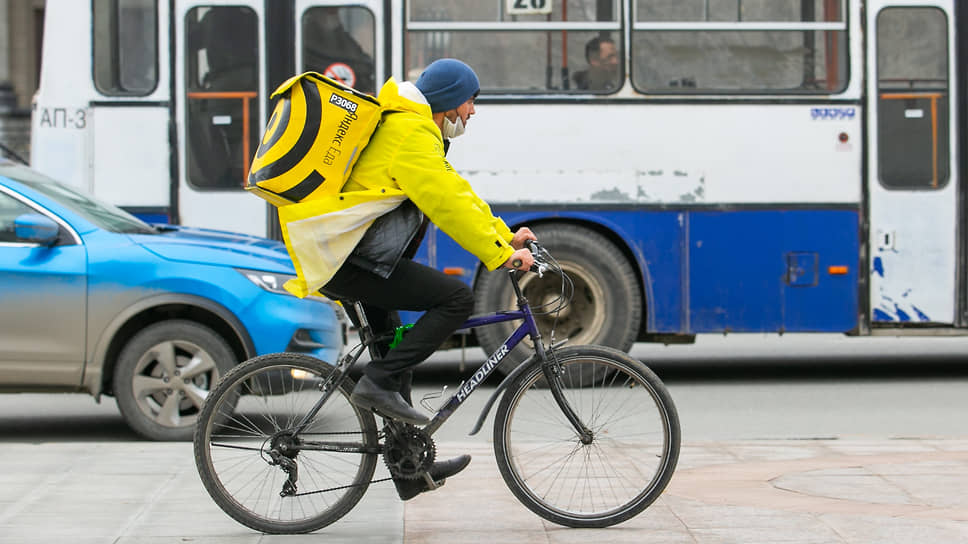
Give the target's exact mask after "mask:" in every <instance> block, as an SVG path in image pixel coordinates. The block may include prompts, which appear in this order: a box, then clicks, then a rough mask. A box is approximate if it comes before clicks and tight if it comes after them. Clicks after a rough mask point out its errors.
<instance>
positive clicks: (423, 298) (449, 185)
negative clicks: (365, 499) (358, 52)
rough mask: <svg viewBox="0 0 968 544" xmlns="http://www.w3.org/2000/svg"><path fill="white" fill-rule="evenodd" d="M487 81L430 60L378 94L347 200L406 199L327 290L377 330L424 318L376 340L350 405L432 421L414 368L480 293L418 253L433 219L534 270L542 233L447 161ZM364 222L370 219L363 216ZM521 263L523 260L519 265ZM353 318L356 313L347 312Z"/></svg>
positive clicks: (461, 463)
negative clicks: (533, 247) (393, 340)
mask: <svg viewBox="0 0 968 544" xmlns="http://www.w3.org/2000/svg"><path fill="white" fill-rule="evenodd" d="M479 92H480V83H479V80H478V78H477V75H476V74H475V73H474V71H473V70H472V69H471V68H470V67H469V66H468V65H467V64H465V63H463V62H461V61H459V60H456V59H440V60H437V61H435V62H433V63H431V64H430V65H429V66H427V68H426V69H425V70H424V72H423V73H422V74H421V76H420V77H419V78H418V79H417V82H416V85H414V84H412V83H409V82H403V83H400V84H398V83H397V82H396V81H395V80H394V79H393V78H391V79H390V80H388V81H387V82H386V84H384V86H383V88H382V89H381V90H380V94H379V96H378V99H379V101H380V103H381V104H382V105H383V106H385V107H386V108H387V112H386V113H384V114H383V119H382V123H381V125H380V127H379V129H377V131H376V132H375V133H374V135H373V137H372V139H371V140H370V142H369V144H368V145H367V146H366V148H365V149H364V150H363V152H362V154H361V155H360V158H359V160H358V162H357V163H356V165H355V166H354V168H353V171H352V173H351V175H350V177H349V179H348V180H347V182H346V184H345V185H344V187H343V188H342V190H341V192H340V197H341V199H342V198H347V199H360V198H364V199H370V200H373V201H379V200H380V199H381V198H384V197H383V196H382V195H387V196H386V197H385V198H392V197H398V198H399V197H400V195H401V192H402V195H403V198H401V202H400V204H399V205H397V206H395V207H393V208H392V210H390V211H388V212H386V213H383V214H382V215H379V216H378V217H376V218H375V219H374V220H373V221H372V223H371V224H370V226H369V227H368V228H367V229H366V232H365V234H364V235H363V237H362V239H361V240H360V241H359V243H358V244H356V246H355V248H354V249H353V250H352V252H350V253H349V254H348V255H347V256H346V258H345V259H344V260H343V261H342V264H341V266H339V267H338V269H337V270H335V272H334V273H333V275H332V277H331V278H330V279H329V281H328V282H327V283H326V284H325V285H324V286H323V288H321V289H320V291H321V292H322V293H323V294H325V295H326V296H328V297H331V298H334V299H337V300H356V301H359V302H361V303H362V305H363V309H364V312H365V314H366V318H367V320H368V321H369V323H370V325H371V326H372V327H373V329H374V330H375V331H392V330H393V329H394V328H396V327H397V326H399V325H400V320H399V317H398V315H397V311H398V310H407V311H422V312H425V313H424V314H423V316H421V318H420V319H419V320H418V321H417V322H416V323H415V324H414V326H413V328H412V329H410V331H409V332H408V334H407V335H405V336H404V337H403V339H402V341H401V342H399V343H398V344H397V345H396V346H395V347H394V348H393V349H390V348H389V346H388V345H382V346H379V347H378V351H379V355H380V356H379V357H378V358H374V359H373V360H372V361H371V362H370V363H369V364H368V365H367V366H366V367H365V369H364V375H363V377H362V378H361V379H360V381H359V383H358V384H357V385H356V388H355V389H354V390H353V394H352V396H351V399H350V400H351V402H353V403H354V404H356V405H357V406H360V407H363V408H368V409H372V410H375V411H376V412H378V413H379V414H381V415H383V416H386V417H390V418H393V419H397V420H400V421H403V422H406V423H410V424H413V425H425V424H427V423H429V419H428V418H427V417H426V416H425V415H424V414H422V413H421V412H419V411H417V410H415V409H414V408H413V407H412V401H411V399H410V384H411V379H412V369H413V368H414V367H415V366H416V365H417V364H419V363H420V362H422V361H424V360H425V359H426V358H427V357H429V356H430V355H431V354H433V353H434V351H436V350H437V348H439V347H440V345H441V344H442V343H443V342H444V340H446V339H447V338H448V337H449V336H450V335H451V334H453V332H454V331H455V330H457V328H458V327H459V326H460V325H461V324H462V323H463V322H464V321H465V320H466V319H467V317H468V316H470V314H471V312H472V310H473V307H474V297H473V294H472V292H471V290H470V288H469V287H468V286H467V285H466V284H465V283H464V282H463V281H461V280H460V279H458V278H455V277H453V276H448V275H446V274H444V273H443V272H441V271H439V270H436V269H434V268H430V267H427V266H424V265H422V264H419V263H416V262H414V261H413V260H411V259H412V258H413V256H414V254H415V253H416V251H417V248H418V247H419V245H420V241H421V238H422V236H423V233H424V231H425V230H426V226H427V223H428V221H430V222H433V223H434V224H435V225H436V226H437V227H438V228H440V230H442V231H443V232H445V233H446V234H448V235H449V236H450V237H451V238H453V239H454V240H455V241H457V242H458V243H459V244H460V245H461V246H462V247H463V248H464V249H466V250H467V251H469V252H470V253H472V254H474V255H475V256H477V257H478V258H479V259H480V260H481V262H482V263H483V264H484V266H485V267H486V268H487V269H488V270H495V269H497V268H500V267H502V266H503V267H505V268H519V269H522V270H527V269H529V268H530V267H531V265H532V264H533V262H534V260H533V257H532V255H531V252H530V251H529V250H528V249H526V248H525V247H524V244H525V242H526V241H527V240H533V239H535V236H534V234H533V233H532V232H531V230H530V229H528V228H526V227H524V228H521V229H519V230H518V231H517V232H515V233H513V234H512V233H511V231H510V229H508V227H507V225H505V223H504V222H503V221H502V220H501V219H500V218H498V217H495V216H494V215H493V214H492V213H491V210H490V207H489V206H488V205H487V204H486V203H485V202H484V201H483V200H481V199H480V198H479V197H478V196H477V195H476V194H475V193H474V191H473V189H472V188H471V186H470V184H469V183H468V182H467V181H466V180H465V179H463V178H462V177H461V176H460V175H458V174H457V172H456V171H455V170H454V168H453V167H452V166H451V165H450V164H449V163H448V162H447V159H446V158H445V152H446V149H447V147H448V145H449V141H450V139H451V138H455V137H457V136H460V135H461V134H462V133H463V131H464V127H465V126H466V124H467V122H468V120H469V119H470V117H471V116H472V115H474V113H475V109H474V99H475V98H476V97H477V95H478V93H479ZM364 219H366V218H364ZM512 263H516V264H517V265H518V266H516V267H515V266H514V265H513V264H512ZM348 313H349V314H350V318H351V319H352V320H353V321H354V323H356V324H359V322H358V319H359V317H358V316H356V315H354V314H353V312H352V310H351V309H350V311H349V312H348ZM470 459H471V458H470V456H469V455H462V456H459V457H457V458H454V459H450V460H447V461H441V462H437V463H434V464H433V466H432V467H431V468H430V470H429V472H430V476H431V478H433V479H434V480H435V481H441V480H443V479H445V478H447V477H450V476H453V475H455V474H457V473H458V472H460V471H461V470H463V469H464V468H465V467H466V466H467V464H468V463H470ZM395 483H396V485H397V492H398V494H399V495H400V498H401V499H403V500H408V499H410V498H412V497H414V496H416V495H418V494H419V493H421V492H423V491H426V490H427V488H428V486H427V483H426V482H425V481H424V480H395Z"/></svg>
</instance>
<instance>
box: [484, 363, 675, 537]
mask: <svg viewBox="0 0 968 544" xmlns="http://www.w3.org/2000/svg"><path fill="white" fill-rule="evenodd" d="M556 357H558V359H559V363H560V364H561V366H562V370H563V372H562V374H561V380H560V387H561V392H562V394H563V397H564V399H565V402H566V403H567V404H568V405H569V406H570V408H571V410H572V411H573V412H574V413H575V415H576V416H577V417H578V419H579V420H580V421H581V422H582V424H583V425H585V426H586V428H588V429H589V430H590V431H591V433H590V436H587V437H581V436H579V435H578V433H577V432H576V431H575V429H574V427H573V425H572V424H571V423H570V422H569V421H568V419H567V418H565V417H564V413H563V411H562V408H561V407H560V406H559V405H558V403H557V402H556V401H555V399H554V398H553V395H552V394H551V389H550V387H551V385H549V384H545V382H544V379H543V373H542V372H540V370H539V369H538V368H535V369H534V370H533V371H531V372H530V373H528V374H525V375H522V377H521V378H520V379H519V381H518V382H516V383H515V384H513V385H512V387H511V390H510V391H509V392H508V393H506V394H505V397H504V399H503V400H502V403H501V406H500V408H499V415H498V421H496V426H495V439H494V442H495V449H496V452H497V453H498V466H499V468H501V473H502V476H504V478H505V481H506V482H507V483H508V485H509V487H510V488H511V490H512V491H513V492H514V493H515V495H516V496H517V497H518V498H519V499H521V501H522V502H523V503H524V504H525V505H526V506H527V507H528V508H530V509H531V510H533V511H534V512H536V513H538V514H539V515H541V516H542V517H545V518H546V519H549V520H551V521H554V522H556V523H561V524H563V525H569V526H573V527H605V526H608V525H612V524H614V523H618V522H620V521H623V520H625V519H628V517H631V516H633V515H635V514H636V513H638V512H640V511H641V510H643V509H644V508H645V507H647V506H648V505H649V504H650V503H651V502H652V501H653V500H655V498H656V497H657V496H658V494H659V493H661V491H662V489H663V488H664V487H665V485H666V483H667V482H668V479H669V478H670V477H671V474H672V470H674V468H675V460H676V457H677V456H678V440H679V434H678V420H677V419H675V409H674V406H672V404H671V400H669V398H668V394H667V393H665V392H664V391H665V390H664V388H663V387H662V385H661V382H660V381H659V380H658V378H656V377H654V375H652V374H651V373H649V371H648V369H646V368H645V367H643V366H641V364H640V363H638V362H636V361H634V360H629V359H628V358H627V357H626V356H625V355H624V354H621V353H616V352H614V351H612V350H606V349H605V348H598V347H595V346H576V347H573V348H565V349H563V350H559V351H558V352H556ZM670 433H671V434H670Z"/></svg>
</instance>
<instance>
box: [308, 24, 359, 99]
mask: <svg viewBox="0 0 968 544" xmlns="http://www.w3.org/2000/svg"><path fill="white" fill-rule="evenodd" d="M375 33H376V23H375V21H374V18H373V13H372V12H371V11H370V10H368V9H366V8H363V7H359V6H352V7H341V8H334V7H314V8H310V9H307V10H306V11H305V13H303V16H302V36H303V40H302V41H303V46H302V47H303V49H302V59H303V67H302V71H304V72H310V71H311V72H319V73H321V74H323V75H325V76H327V77H330V78H332V79H335V80H337V81H340V82H342V83H344V84H346V85H348V86H350V87H353V88H354V89H356V90H358V91H362V92H364V93H368V94H375V93H376V82H375V78H374V66H373V57H374V51H375V50H376V34H375Z"/></svg>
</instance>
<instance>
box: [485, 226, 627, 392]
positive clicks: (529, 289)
mask: <svg viewBox="0 0 968 544" xmlns="http://www.w3.org/2000/svg"><path fill="white" fill-rule="evenodd" d="M532 230H533V231H534V233H535V235H536V236H537V237H538V242H539V243H541V245H542V246H544V247H545V248H547V249H548V251H549V252H550V253H551V255H552V256H554V257H555V259H557V260H558V263H559V264H560V265H561V268H562V270H564V272H565V273H566V274H567V275H568V277H569V278H571V280H572V282H574V286H575V289H574V296H573V297H572V300H571V304H570V305H568V306H567V307H565V308H562V310H561V312H560V313H559V314H558V316H557V323H556V315H555V312H554V311H553V310H554V309H555V308H556V307H558V301H557V299H559V296H560V294H561V289H562V285H561V278H560V276H558V275H557V274H551V273H548V274H545V275H544V277H543V278H539V277H538V275H537V274H525V275H524V276H522V277H521V286H522V289H523V290H524V294H525V296H526V297H527V299H528V302H529V303H530V305H531V308H532V309H533V310H534V311H535V318H536V320H537V322H538V328H539V330H540V331H541V336H542V341H543V342H544V343H545V345H549V344H551V343H553V342H560V341H562V340H565V339H567V340H568V344H567V345H572V346H574V345H583V344H596V345H601V346H608V347H611V348H615V349H619V350H622V351H625V352H628V350H629V349H631V347H632V344H634V343H635V339H636V337H637V336H638V333H639V327H640V326H641V323H642V296H641V290H640V287H639V282H638V277H637V276H636V274H635V270H634V269H633V268H632V266H631V265H630V264H629V261H628V259H627V258H626V257H625V255H623V254H622V252H621V251H620V250H619V249H618V247H616V246H615V244H613V243H612V242H610V241H609V240H608V239H606V238H605V237H604V236H602V235H601V234H598V233H597V232H594V231H592V230H589V229H587V228H583V227H581V226H578V225H571V224H563V223H547V224H542V225H538V226H536V227H534V228H533V229H532ZM475 301H476V302H475V309H474V311H475V313H485V312H493V311H496V310H507V309H512V308H516V307H517V306H516V301H515V298H514V293H513V290H512V288H511V282H510V281H508V278H507V270H506V269H500V268H499V269H498V270H495V271H493V272H488V271H482V273H481V275H480V277H479V278H478V281H477V284H476V286H475ZM517 324H518V323H517V322H506V323H499V324H497V325H488V326H485V327H478V328H477V329H476V333H477V339H478V342H479V343H480V345H481V348H483V350H484V352H485V355H490V354H491V353H493V352H494V351H495V350H497V349H498V348H499V347H500V346H501V344H503V343H504V341H505V340H506V339H507V337H508V336H509V335H510V334H511V331H512V330H514V327H516V326H517ZM553 326H554V328H555V333H554V337H553V338H552V337H551V330H552V327H553ZM532 349H533V348H532V345H531V340H530V338H526V339H525V340H524V341H523V342H522V343H521V344H520V345H518V346H517V347H516V348H514V350H512V351H511V353H510V354H508V356H507V357H506V358H505V359H504V360H503V361H502V362H501V364H500V366H499V367H498V370H499V371H501V372H502V373H504V374H507V373H509V372H511V371H512V370H514V368H515V367H516V366H517V365H518V364H519V363H521V361H523V360H524V359H526V358H527V357H528V356H529V355H530V354H531V353H532V352H533V351H532Z"/></svg>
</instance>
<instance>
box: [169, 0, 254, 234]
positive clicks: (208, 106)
mask: <svg viewBox="0 0 968 544" xmlns="http://www.w3.org/2000/svg"><path fill="white" fill-rule="evenodd" d="M264 4H265V2H264V1H263V0H230V1H225V0H202V1H199V0H176V1H175V13H174V17H173V19H174V23H175V41H176V47H175V48H174V52H175V62H174V63H173V64H174V66H175V74H176V76H175V89H176V96H177V97H178V98H177V100H176V108H175V112H174V115H175V119H176V123H177V125H178V127H179V131H178V132H179V134H178V142H179V145H178V151H179V161H178V162H179V167H178V169H179V175H178V178H179V179H178V185H177V193H178V196H177V198H178V216H179V217H178V218H179V222H180V223H181V224H183V225H188V226H204V227H208V228H216V229H224V230H230V231H236V232H244V233H248V234H256V235H265V234H266V232H265V216H266V208H265V205H264V202H262V201H261V200H260V199H258V198H254V197H253V196H252V195H249V194H247V193H246V192H245V191H244V189H243V183H244V181H245V176H246V174H247V172H248V164H249V161H251V160H252V154H253V153H254V151H255V149H256V146H257V145H258V139H259V133H260V131H261V127H262V126H263V124H264V123H263V107H262V102H263V101H262V97H263V96H264V95H265V90H264V89H265V76H264V71H265V64H264V63H263V62H262V61H261V58H262V51H263V50H264V47H263V44H264V43H265V42H264V38H263V29H264V28H265V25H264V20H265V17H264Z"/></svg>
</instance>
